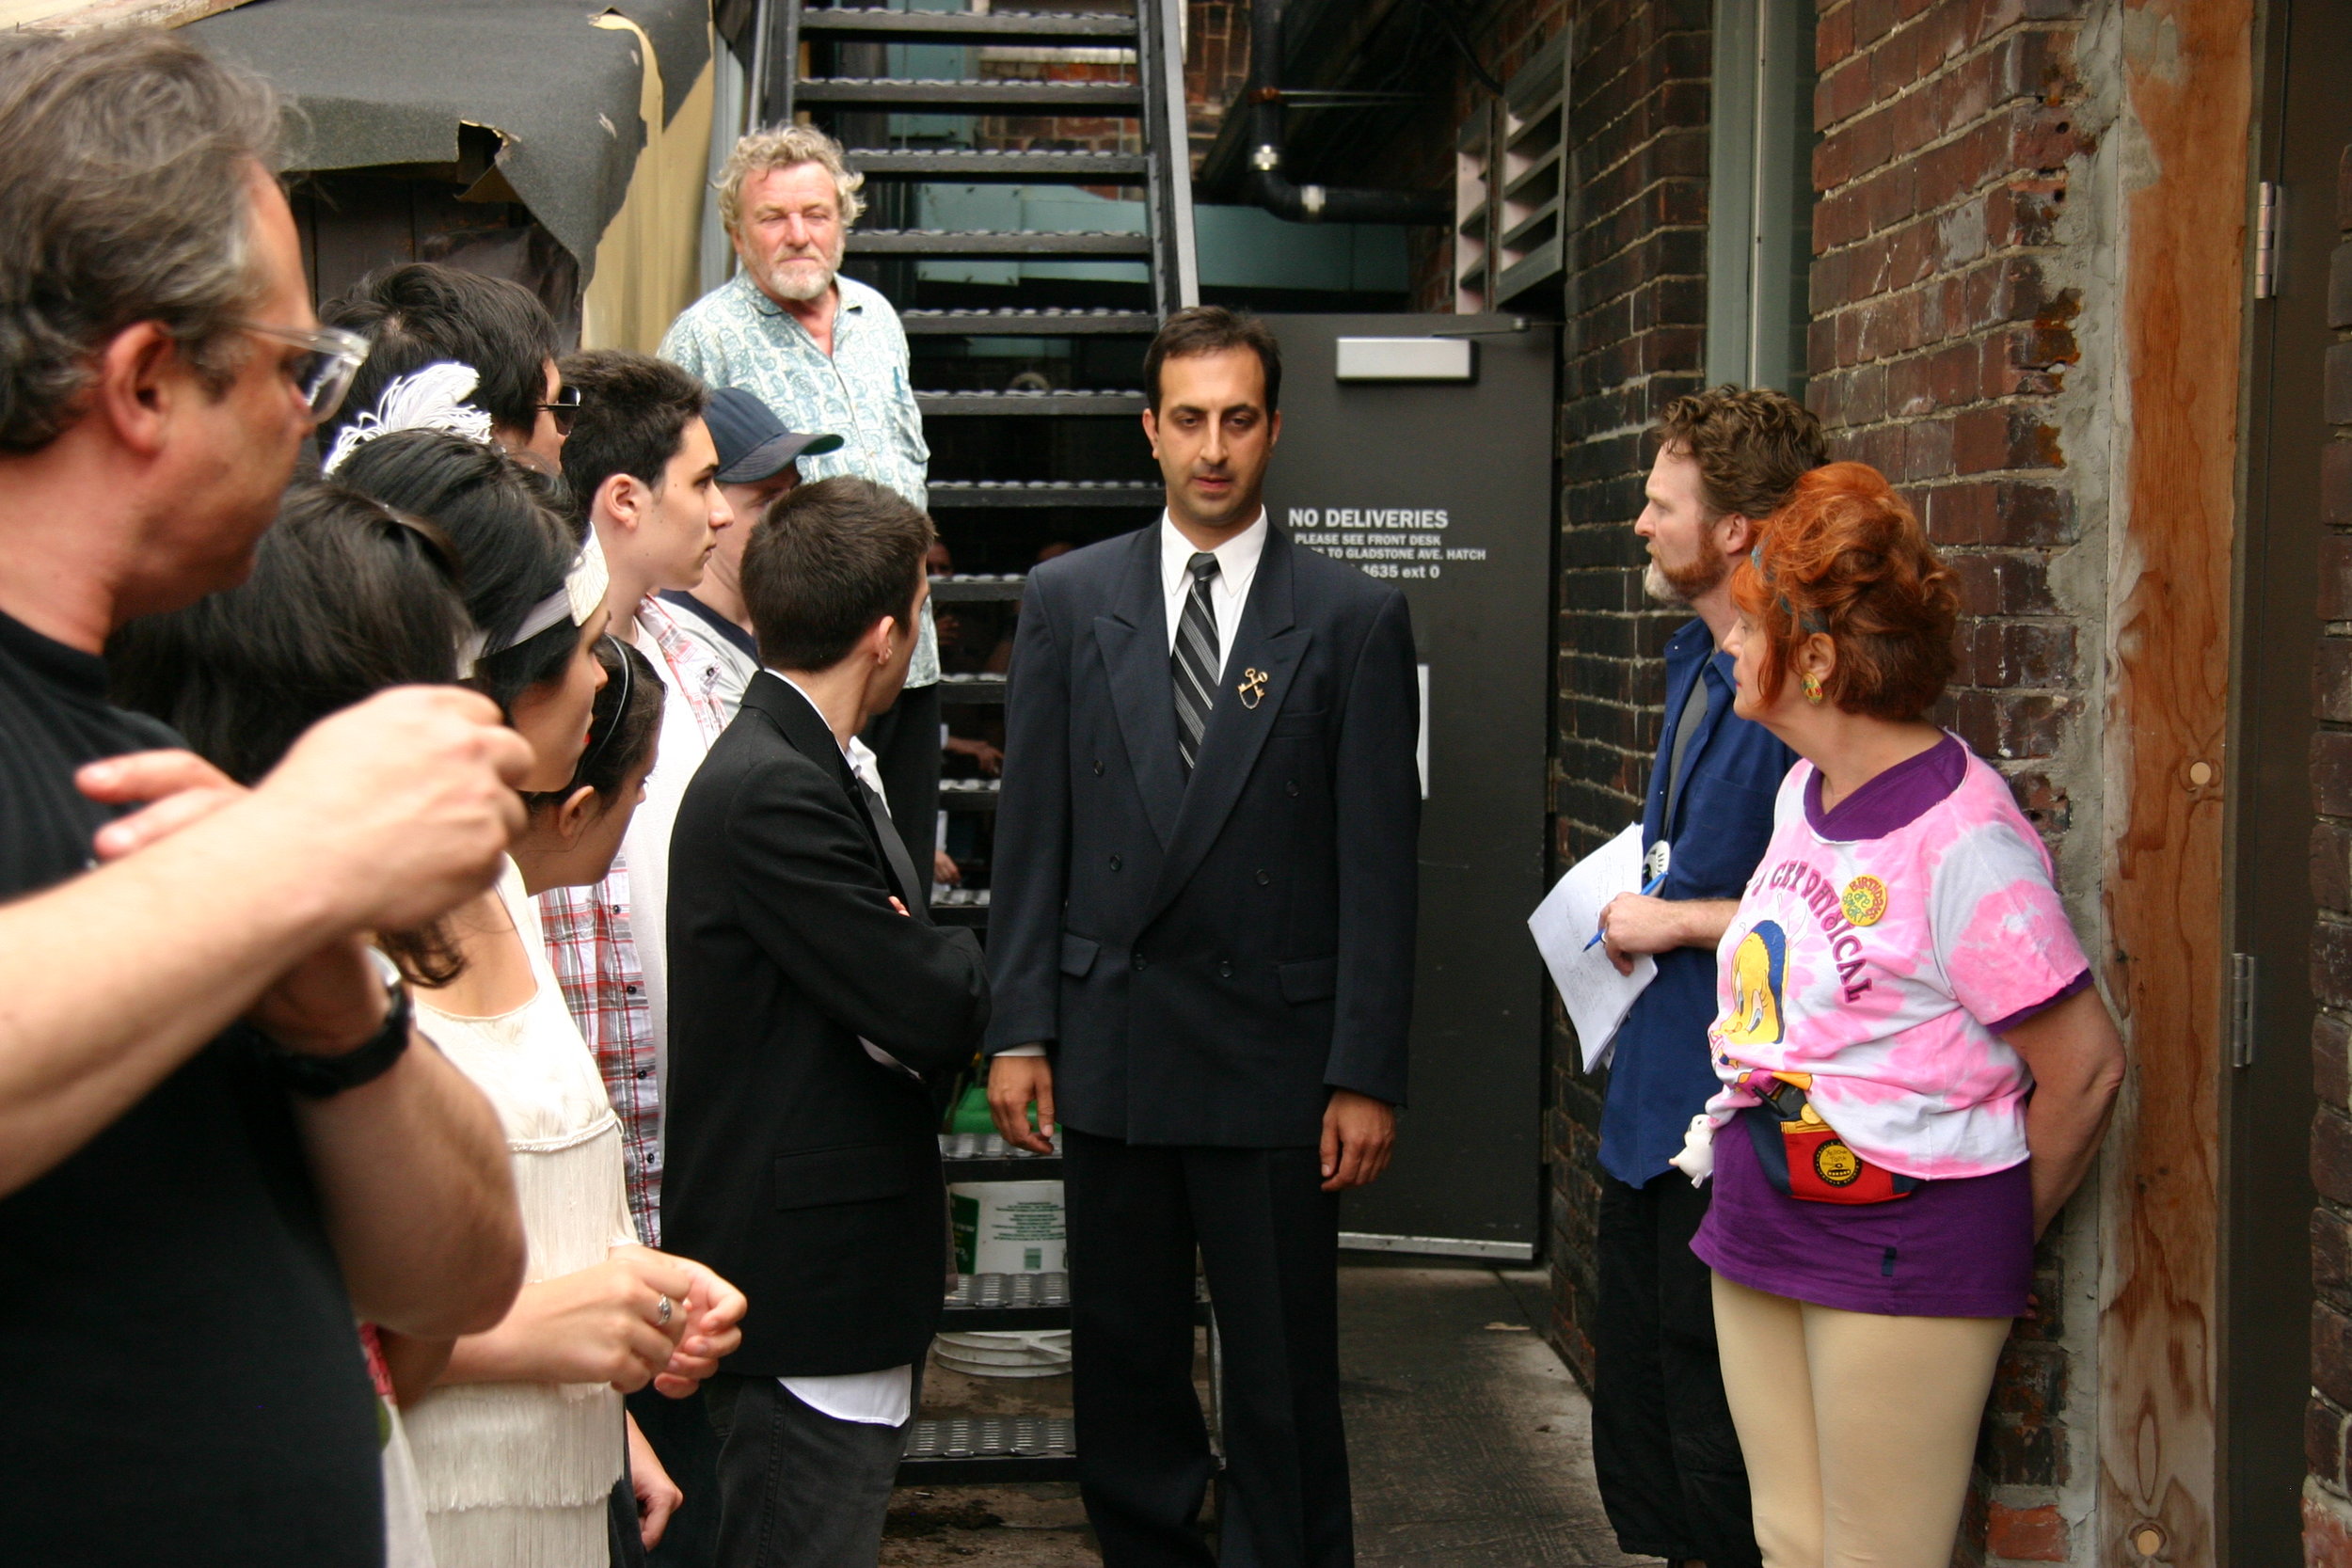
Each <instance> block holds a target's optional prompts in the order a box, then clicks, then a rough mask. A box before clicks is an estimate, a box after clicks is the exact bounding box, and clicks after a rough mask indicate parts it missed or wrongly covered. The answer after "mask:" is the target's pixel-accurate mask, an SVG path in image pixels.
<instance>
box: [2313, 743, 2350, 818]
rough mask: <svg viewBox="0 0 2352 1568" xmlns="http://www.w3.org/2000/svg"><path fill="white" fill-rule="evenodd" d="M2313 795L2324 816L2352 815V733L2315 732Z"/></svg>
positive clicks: (2321, 814) (2320, 813) (2314, 801)
mask: <svg viewBox="0 0 2352 1568" xmlns="http://www.w3.org/2000/svg"><path fill="white" fill-rule="evenodd" d="M2312 802H2313V803H2314V804H2315V805H2316V806H2317V807H2318V810H2319V815H2320V816H2352V735H2346V734H2344V732H2343V731H2341V730H2322V731H2320V732H2319V733H2318V734H2317V735H2315V736H2312Z"/></svg>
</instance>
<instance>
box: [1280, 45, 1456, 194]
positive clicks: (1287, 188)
mask: <svg viewBox="0 0 2352 1568" xmlns="http://www.w3.org/2000/svg"><path fill="white" fill-rule="evenodd" d="M1249 11H1250V15H1249V129H1250V133H1251V135H1250V143H1251V145H1250V149H1249V182H1248V187H1247V188H1248V195H1249V198H1250V199H1251V200H1252V201H1254V202H1256V203H1257V205H1259V206H1261V207H1263V208H1264V209H1265V210H1266V211H1267V212H1269V213H1272V214H1274V215H1275V216H1276V217H1279V218H1288V219H1290V220H1291V221H1292V222H1293V223H1421V224H1446V223H1452V222H1453V221H1454V198H1453V197H1452V196H1450V195H1449V194H1447V193H1446V192H1444V191H1370V190H1354V189H1350V188H1347V187H1345V186H1338V185H1295V184H1293V183H1291V182H1290V180H1289V178H1288V177H1287V176H1285V175H1284V174H1283V172H1282V147H1283V137H1282V0H1251V5H1250V8H1249Z"/></svg>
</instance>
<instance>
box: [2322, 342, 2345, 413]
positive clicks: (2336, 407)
mask: <svg viewBox="0 0 2352 1568" xmlns="http://www.w3.org/2000/svg"><path fill="white" fill-rule="evenodd" d="M2324 363H2325V369H2324V371H2323V372H2322V375H2321V387H2322V390H2321V393H2320V403H2321V405H2322V406H2323V407H2325V408H2326V410H2327V418H2328V423H2329V424H2352V343H2330V344H2328V354H2327V358H2326V360H2325V362H2324Z"/></svg>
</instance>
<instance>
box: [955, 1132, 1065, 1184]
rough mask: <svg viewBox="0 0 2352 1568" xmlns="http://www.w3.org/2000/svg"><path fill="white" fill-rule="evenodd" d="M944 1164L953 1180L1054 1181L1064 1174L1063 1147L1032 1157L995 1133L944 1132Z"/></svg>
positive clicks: (1032, 1155) (1057, 1146)
mask: <svg viewBox="0 0 2352 1568" xmlns="http://www.w3.org/2000/svg"><path fill="white" fill-rule="evenodd" d="M939 1159H940V1164H943V1165H945V1166H946V1171H947V1180H950V1181H1051V1180H1055V1179H1056V1178H1057V1177H1059V1176H1060V1175H1061V1154H1060V1146H1059V1145H1058V1143H1057V1145H1056V1151H1055V1152H1054V1153H1052V1154H1028V1153H1024V1152H1022V1151H1020V1150H1018V1149H1016V1148H1013V1147H1012V1146H1011V1145H1010V1144H1008V1143H1007V1142H1005V1140H1004V1139H1002V1138H1000V1137H998V1136H997V1135H996V1134H995V1133H993V1132H942V1133H941V1134H940V1135H939Z"/></svg>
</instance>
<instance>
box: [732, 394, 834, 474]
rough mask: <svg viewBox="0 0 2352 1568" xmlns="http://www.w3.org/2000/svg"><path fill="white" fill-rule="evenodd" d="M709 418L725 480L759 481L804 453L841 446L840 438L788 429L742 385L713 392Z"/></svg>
mask: <svg viewBox="0 0 2352 1568" xmlns="http://www.w3.org/2000/svg"><path fill="white" fill-rule="evenodd" d="M703 422H704V423H706V424H707V425H708V426H709V427H710V439H711V443H712V444H713V445H715V446H716V447H717V448H718V449H719V483H722V484H756V483H759V482H760V481H761V480H763V479H771V478H773V477H774V476H775V475H776V474H778V473H781V472H783V470H784V467H785V465H786V464H787V463H790V462H792V461H793V460H794V459H796V458H798V457H801V456H802V455H803V454H805V455H807V456H810V457H815V456H818V454H820V453H822V452H828V451H839V450H840V447H841V437H840V436H803V435H802V434H800V433H799V432H798V431H793V430H787V429H785V428H784V421H783V420H779V419H777V418H776V416H775V414H774V413H773V412H772V411H771V409H770V408H769V406H768V405H767V404H764V403H762V402H760V401H759V399H758V398H757V397H755V396H754V395H753V394H752V393H750V392H747V391H745V390H743V388H740V387H722V388H719V390H717V391H715V392H713V393H711V394H710V406H709V407H708V408H707V409H706V410H704V412H703Z"/></svg>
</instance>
